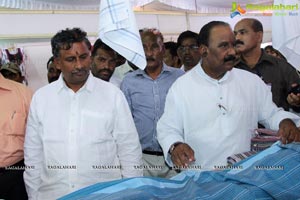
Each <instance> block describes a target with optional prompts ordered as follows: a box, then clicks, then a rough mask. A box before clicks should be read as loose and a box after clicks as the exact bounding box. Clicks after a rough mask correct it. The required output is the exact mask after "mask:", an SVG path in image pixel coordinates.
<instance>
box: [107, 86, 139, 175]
mask: <svg viewBox="0 0 300 200" xmlns="http://www.w3.org/2000/svg"><path fill="white" fill-rule="evenodd" d="M115 116H116V117H115V124H114V131H113V136H114V138H115V141H116V143H117V153H118V157H119V160H120V164H121V173H122V177H124V178H127V177H135V176H143V171H142V170H141V169H140V168H139V167H140V166H141V165H142V148H141V145H140V141H139V137H138V133H137V130H136V128H135V124H134V122H133V119H132V116H131V112H130V110H129V107H128V104H127V102H126V99H125V97H124V95H123V94H122V93H121V92H120V93H119V95H117V97H116V115H115Z"/></svg>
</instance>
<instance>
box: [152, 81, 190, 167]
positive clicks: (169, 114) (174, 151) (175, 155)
mask: <svg viewBox="0 0 300 200" xmlns="http://www.w3.org/2000/svg"><path fill="white" fill-rule="evenodd" d="M175 87H176V86H174V85H173V86H172V87H171V88H170V90H169V92H168V94H167V97H166V103H165V110H164V113H163V115H162V117H161V118H160V120H159V121H158V123H157V139H158V142H159V143H160V145H161V147H162V149H163V151H164V156H165V160H166V162H167V163H168V165H170V166H173V165H176V166H186V165H188V164H190V162H193V161H194V160H195V158H194V151H193V150H192V149H191V147H190V146H189V145H188V144H179V145H177V146H176V147H175V148H171V147H172V145H173V144H175V143H177V142H181V143H184V128H183V116H182V115H183V109H182V103H181V104H180V103H179V102H178V101H180V97H179V96H178V95H176V92H178V91H174V90H175V89H174V88H175ZM170 150H171V152H170ZM170 153H171V154H170ZM171 155H172V156H171Z"/></svg>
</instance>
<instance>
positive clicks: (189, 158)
mask: <svg viewBox="0 0 300 200" xmlns="http://www.w3.org/2000/svg"><path fill="white" fill-rule="evenodd" d="M171 159H172V162H173V164H174V165H175V166H176V167H188V166H189V165H190V164H191V163H192V162H194V161H195V157H194V150H193V149H192V148H191V147H190V146H189V145H188V144H185V143H181V144H178V145H177V146H176V147H175V148H174V149H173V151H172V152H171Z"/></svg>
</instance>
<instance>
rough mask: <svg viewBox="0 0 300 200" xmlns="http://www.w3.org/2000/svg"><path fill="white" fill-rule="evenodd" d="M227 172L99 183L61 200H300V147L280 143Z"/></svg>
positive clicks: (196, 173)
mask: <svg viewBox="0 0 300 200" xmlns="http://www.w3.org/2000/svg"><path fill="white" fill-rule="evenodd" d="M233 168H234V169H227V170H224V171H206V172H195V171H186V172H182V173H180V174H179V175H178V176H175V177H174V178H172V179H162V178H150V177H143V178H131V179H123V180H117V181H112V182H106V183H99V184H95V185H92V186H90V187H87V188H84V189H82V190H79V191H77V192H74V193H71V194H69V195H67V196H65V197H63V198H60V200H71V199H72V200H78V199H85V200H87V199H91V200H92V199H93V200H94V199H104V200H105V199H109V200H117V199H126V200H127V199H145V200H148V199H178V200H182V199H243V200H248V199H249V200H250V199H251V200H252V199H264V200H266V199H286V200H291V199H300V144H299V143H297V144H296V143H293V144H288V145H281V144H280V143H278V142H277V143H276V144H274V145H273V146H271V147H270V148H268V149H267V150H265V151H262V152H260V153H258V154H256V155H254V156H252V157H250V158H248V159H246V160H243V161H241V162H239V163H237V164H236V165H234V167H233Z"/></svg>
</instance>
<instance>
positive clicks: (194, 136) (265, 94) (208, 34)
mask: <svg viewBox="0 0 300 200" xmlns="http://www.w3.org/2000/svg"><path fill="white" fill-rule="evenodd" d="M199 44H200V48H199V51H200V54H201V56H202V61H201V62H200V63H199V64H198V65H197V66H195V67H194V68H193V69H192V70H191V71H190V72H189V73H187V74H186V75H184V76H182V77H181V78H179V79H178V80H177V81H175V83H174V84H173V85H172V87H171V88H170V89H169V92H168V95H167V98H166V104H165V110H164V113H163V115H162V117H161V118H160V120H159V122H158V124H157V138H158V141H159V143H160V145H161V147H162V149H163V151H164V156H165V159H166V161H167V162H168V164H169V165H170V166H174V165H175V166H178V167H180V168H184V169H185V168H186V169H191V170H215V169H224V168H226V166H227V162H226V158H227V157H228V156H230V155H233V154H235V153H240V152H245V151H249V150H250V139H251V136H252V133H253V130H254V129H256V128H257V122H260V123H262V124H264V125H265V126H266V127H268V128H271V129H274V130H275V129H279V135H281V140H282V142H284V143H286V142H293V141H294V140H299V137H300V131H299V129H298V128H297V127H296V125H295V123H296V124H297V125H298V126H299V125H300V118H299V117H298V116H297V115H294V114H292V113H290V112H286V111H283V110H282V109H280V108H278V107H276V105H275V104H274V103H273V102H272V94H271V92H270V91H269V90H268V88H267V86H266V85H265V84H264V83H263V81H262V80H261V79H260V78H259V77H257V76H256V75H253V74H251V73H249V72H247V71H245V70H240V69H236V68H233V66H234V64H235V62H236V52H235V38H234V34H233V32H232V30H231V28H230V25H229V24H227V23H225V22H221V21H212V22H209V23H208V24H206V25H204V26H203V27H202V29H201V30H200V33H199ZM291 119H292V120H291Z"/></svg>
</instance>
